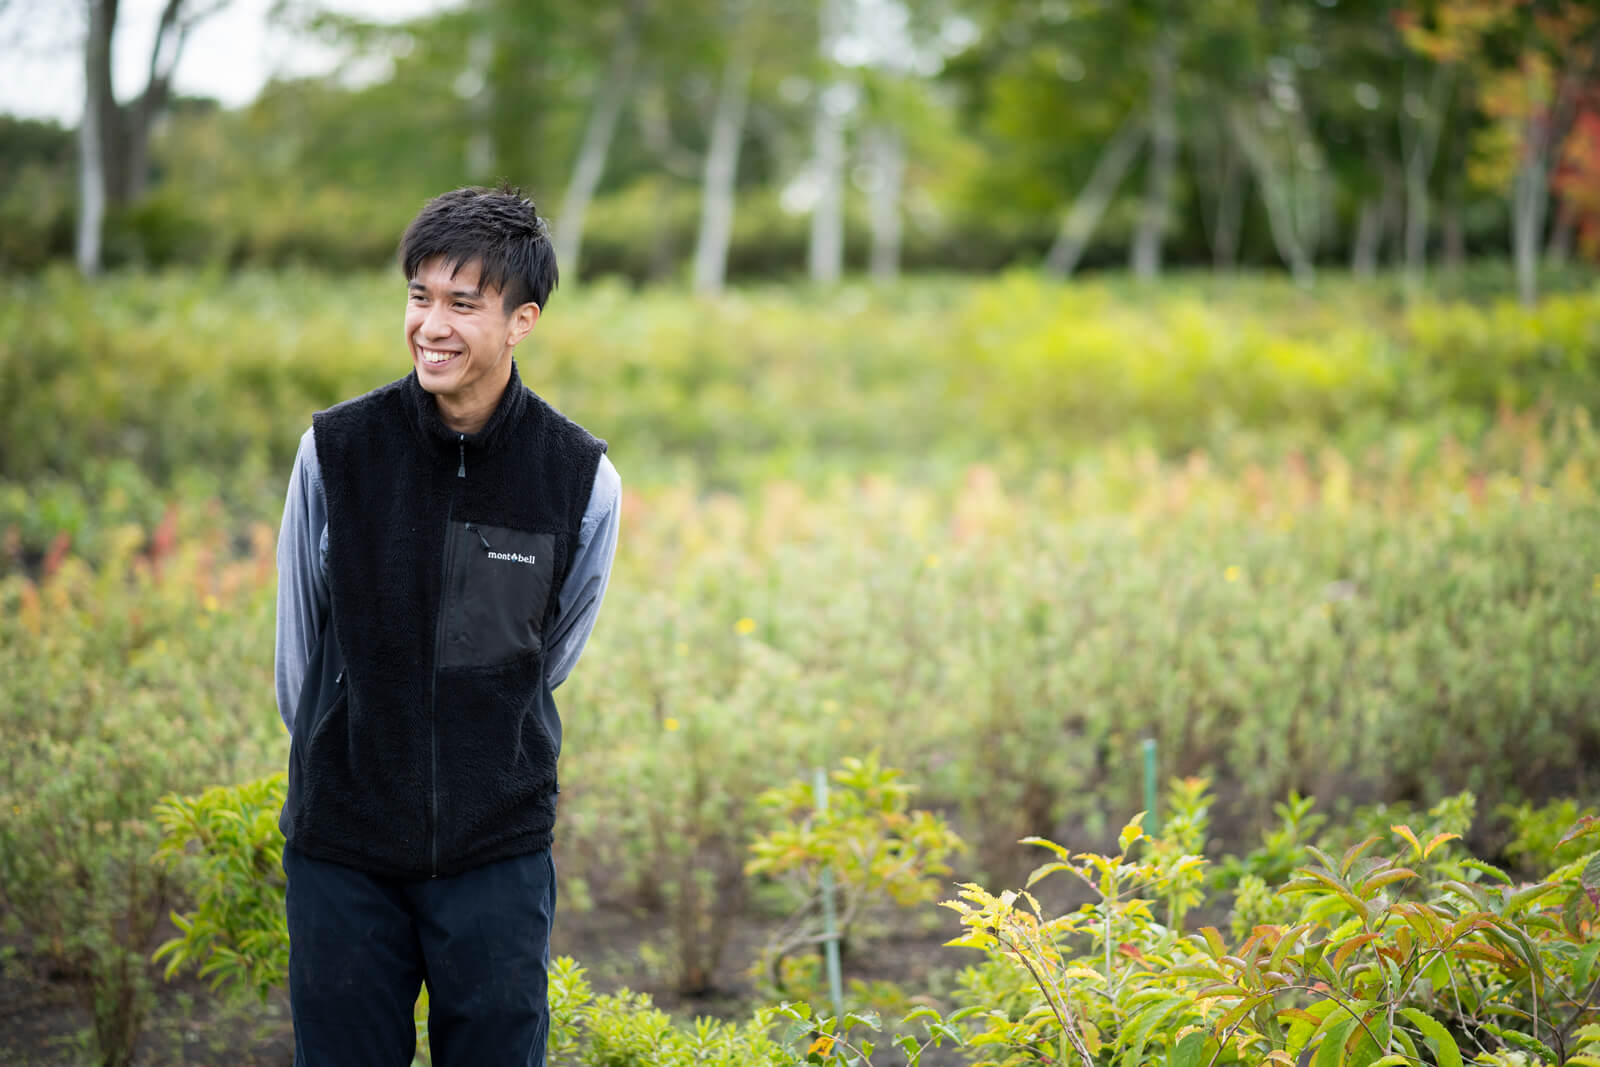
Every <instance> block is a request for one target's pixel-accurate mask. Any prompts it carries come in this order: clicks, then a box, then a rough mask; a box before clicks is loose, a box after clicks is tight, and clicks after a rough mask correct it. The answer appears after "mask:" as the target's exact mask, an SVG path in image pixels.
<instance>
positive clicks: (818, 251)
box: [806, 84, 844, 285]
mask: <svg viewBox="0 0 1600 1067" xmlns="http://www.w3.org/2000/svg"><path fill="white" fill-rule="evenodd" d="M838 88H839V86H838V85H837V84H836V85H835V86H833V89H835V90H837V89H838ZM815 138H816V139H815V142H814V147H813V151H814V155H813V159H812V168H813V169H812V177H813V179H814V180H815V181H816V183H817V202H816V204H815V206H813V207H812V209H811V244H810V247H809V248H808V249H807V253H806V266H807V269H808V270H809V271H810V274H811V280H812V281H814V282H819V283H821V284H823V285H831V284H833V283H834V282H837V281H838V280H839V278H840V277H841V276H842V275H843V273H844V115H843V113H842V111H841V109H840V107H839V105H838V103H837V98H836V97H834V96H831V94H830V92H829V91H827V90H825V91H824V92H822V93H821V94H820V99H819V100H818V101H817V125H816V130H815Z"/></svg>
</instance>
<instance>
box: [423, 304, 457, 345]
mask: <svg viewBox="0 0 1600 1067" xmlns="http://www.w3.org/2000/svg"><path fill="white" fill-rule="evenodd" d="M418 332H419V333H421V334H422V336H424V337H429V338H434V337H445V336H447V335H448V334H449V333H450V314H449V310H448V309H447V308H446V307H445V306H444V305H443V304H437V303H436V304H434V305H432V306H431V307H429V308H428V311H427V313H426V314H425V315H423V316H422V327H421V329H420V330H419V331H418Z"/></svg>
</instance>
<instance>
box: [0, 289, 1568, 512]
mask: <svg viewBox="0 0 1600 1067" xmlns="http://www.w3.org/2000/svg"><path fill="white" fill-rule="evenodd" d="M0 286H3V288H0V338H3V340H0V393H3V394H4V395H5V396H7V397H8V398H11V399H12V400H13V403H11V404H9V405H8V406H7V409H6V411H5V413H4V416H3V421H0V477H3V478H5V479H7V480H12V481H22V482H24V483H25V484H27V485H29V486H34V485H36V484H39V483H41V482H44V481H48V480H49V479H51V478H55V479H58V480H67V481H76V480H77V479H78V478H80V477H82V476H84V474H85V473H90V474H92V472H93V471H94V470H95V469H96V468H100V467H104V466H106V465H107V464H109V463H112V462H114V461H119V460H120V461H127V462H129V463H132V464H133V465H134V466H135V467H136V468H137V469H138V470H139V471H140V472H142V474H143V476H144V477H145V478H147V479H149V480H150V482H151V483H153V484H154V485H155V486H158V487H161V488H167V487H171V486H173V485H175V484H177V483H179V482H180V481H182V480H183V479H184V478H191V479H192V478H197V477H209V478H210V479H211V480H212V482H213V483H214V484H215V485H216V486H218V487H220V488H221V489H222V490H224V491H226V492H227V493H228V494H229V499H230V501H237V502H238V503H240V504H242V505H244V507H245V510H246V511H247V512H248V513H249V514H251V515H253V516H258V515H260V516H264V515H270V514H271V513H272V507H273V501H272V500H271V497H272V495H273V494H271V493H267V492H265V490H263V489H262V488H261V487H262V486H263V485H269V486H272V487H276V486H277V485H278V483H279V481H281V479H282V477H283V471H284V470H285V469H286V468H287V465H288V463H289V461H290V459H291V458H292V456H293V453H294V447H295V444H296V442H297V441H298V439H299V435H300V433H301V432H302V431H303V430H304V429H305V427H306V425H307V423H308V420H309V418H310V415H311V413H312V411H314V410H316V409H318V408H321V407H325V406H327V405H329V404H332V403H334V402H335V401H337V400H340V399H343V398H346V397H348V396H351V395H354V394H357V393H360V392H363V391H365V390H367V389H370V388H372V387H374V386H376V385H379V384H381V383H383V382H385V381H388V380H391V379H393V378H395V377H399V376H400V375H401V374H403V373H405V372H406V371H407V370H408V369H409V363H408V361H407V357H406V354H405V349H404V347H403V346H402V345H401V343H400V337H399V312H400V310H401V304H402V297H403V289H402V287H401V280H400V278H399V276H398V274H383V275H370V274H362V275H357V276H354V277H342V276H336V275H330V274H316V273H308V272H300V271H291V272H285V273H282V274H278V275H266V274H243V275H233V276H225V275H221V274H188V275H185V274H170V275H164V276H158V277H151V276H140V275H123V276H117V277H114V278H111V279H107V280H104V281H102V282H100V283H97V284H96V285H95V286H93V287H89V286H86V285H84V284H83V283H82V282H80V281H78V280H76V279H75V278H74V277H72V276H71V275H70V274H68V273H66V272H64V271H62V272H54V273H49V274H46V275H43V276H41V277H37V278H32V279H28V280H10V281H5V282H3V283H0ZM819 301H821V303H820V305H819ZM1597 308H1600V289H1594V288H1590V289H1588V290H1586V291H1583V292H1579V293H1573V294H1567V295H1562V296H1553V297H1550V298H1548V299H1547V300H1546V301H1545V302H1544V303H1542V304H1541V305H1540V306H1539V307H1537V308H1534V309H1531V310H1524V309H1520V308H1516V307H1513V306H1511V305H1510V304H1507V303H1505V302H1495V303H1492V304H1489V305H1488V306H1484V307H1478V306H1474V305H1470V304H1465V303H1461V302H1457V301H1438V302H1432V301H1421V302H1418V303H1416V304H1414V305H1411V306H1410V307H1409V308H1408V309H1406V310H1404V311H1395V310H1393V309H1392V308H1391V307H1389V305H1388V304H1387V303H1386V302H1385V300H1384V299H1383V294H1382V290H1381V289H1379V288H1362V287H1357V286H1348V285H1347V286H1343V287H1332V286H1330V287H1329V288H1328V290H1327V291H1324V292H1322V293H1319V294H1318V297H1317V298H1316V299H1312V298H1311V297H1308V296H1306V295H1304V294H1299V293H1297V292H1295V291H1294V290H1292V289H1289V288H1288V287H1287V286H1285V285H1283V284H1281V283H1269V282H1264V281H1240V282H1237V283H1236V284H1235V285H1234V286H1232V287H1223V286H1221V285H1218V284H1215V283H1207V282H1204V281H1202V280H1199V279H1194V280H1190V281H1187V282H1183V283H1179V284H1174V285H1172V286H1170V287H1168V288H1166V289H1163V290H1160V291H1155V292H1150V291H1143V290H1136V289H1129V290H1125V289H1122V288H1120V287H1117V286H1112V285H1071V286H1064V285H1060V284H1056V283H1050V282H1045V281H1041V280H1039V279H1037V278H1035V277H1032V276H1027V275H1021V274H1016V275H1011V276H1008V277H1004V278H1000V279H996V280H990V281H982V282H970V283H962V284H957V283H956V282H954V281H950V280H941V281H927V282H917V283H908V284H903V285H899V286H889V287H883V288H876V289H874V288H868V287H865V286H853V287H847V288H845V289H843V290H842V291H840V292H837V293H833V294H830V295H828V296H826V298H824V294H822V293H811V292H806V291H801V292H798V293H796V292H788V291H783V290H778V289H751V290H748V291H743V292H737V293H732V294H729V295H727V296H725V297H723V298H721V299H718V300H698V299H693V300H691V299H687V298H686V297H685V296H684V294H682V293H680V292H678V291H675V290H671V289H666V288H653V289H647V290H643V291H634V290H631V289H629V288H628V287H626V286H624V285H621V284H591V285H588V286H586V287H584V288H582V289H579V290H578V291H576V292H574V293H571V294H568V293H566V292H565V291H563V292H561V293H560V294H559V295H558V296H557V297H556V303H555V304H554V305H553V307H552V308H551V313H550V314H548V315H546V316H545V317H544V318H542V319H541V320H540V324H539V327H538V329H537V330H536V331H535V333H534V334H533V336H532V338H531V339H530V340H529V342H527V344H526V346H525V347H524V348H523V350H522V355H521V359H522V369H523V372H524V377H525V379H526V380H527V381H528V382H529V383H530V384H532V385H533V386H535V387H536V388H537V389H538V390H539V391H540V392H541V393H542V394H544V395H546V396H547V398H549V399H551V400H552V401H554V402H555V403H556V404H557V405H558V406H560V407H561V408H562V409H563V410H564V411H568V412H569V413H571V414H572V415H574V417H576V418H578V419H579V420H580V421H582V422H583V423H585V424H586V425H590V426H593V427H595V428H596V429H597V430H598V431H600V432H602V433H604V435H605V436H606V437H607V438H608V439H609V440H610V441H611V443H612V447H613V451H614V453H615V455H617V456H618V458H619V460H621V461H623V463H624V464H625V467H626V470H627V472H628V474H629V478H630V484H634V485H642V484H662V483H673V484H681V483H683V482H685V481H695V482H699V483H701V484H709V485H713V486H722V485H729V484H740V485H746V486H749V485H755V484H758V483H764V482H766V481H769V480H772V479H774V478H783V479H800V480H803V481H805V482H807V483H809V484H818V483H822V482H825V481H827V480H828V479H829V478H830V477H832V476H834V475H837V474H839V473H842V472H852V471H858V470H862V469H868V470H878V471H888V472H891V473H896V474H901V475H905V476H908V477H912V478H914V479H916V480H918V481H923V480H928V479H934V480H939V479H943V480H948V478H949V472H950V471H952V470H956V469H959V468H960V466H961V465H963V464H966V463H970V462H974V461H982V462H984V463H986V464H989V465H991V466H993V467H995V468H996V469H997V470H999V471H1000V472H1002V473H1004V474H1007V475H1016V474H1018V473H1019V472H1024V471H1030V470H1033V469H1036V467H1037V466H1038V465H1039V464H1040V462H1041V461H1043V462H1045V463H1047V464H1048V465H1050V466H1054V467H1062V466H1066V465H1068V464H1070V463H1072V462H1073V461H1074V459H1076V460H1078V461H1079V462H1082V463H1090V464H1098V463H1100V462H1103V460H1102V457H1101V456H1100V455H1099V452H1100V449H1101V447H1102V446H1103V444H1104V443H1105V442H1107V441H1115V442H1117V443H1118V444H1119V445H1121V446H1122V447H1123V448H1124V449H1135V448H1138V447H1141V446H1148V447H1150V448H1152V449H1154V450H1155V451H1156V453H1157V455H1164V456H1171V455H1175V454H1179V453H1182V452H1183V451H1184V450H1186V449H1190V448H1194V447H1205V448H1207V449H1208V450H1209V451H1211V452H1212V453H1213V454H1214V455H1215V456H1216V457H1217V458H1218V459H1219V460H1220V461H1225V462H1227V463H1228V465H1229V467H1230V468H1231V469H1234V470H1239V469H1241V468H1243V467H1245V466H1247V465H1248V464H1250V463H1252V462H1263V463H1264V462H1270V461H1272V460H1273V459H1274V458H1276V457H1278V456H1281V455H1282V454H1284V453H1285V451H1287V450H1291V449H1295V448H1298V449H1300V450H1301V451H1302V452H1315V451H1317V450H1318V449H1320V448H1322V447H1325V446H1326V445H1327V444H1328V443H1329V442H1330V441H1331V442H1333V443H1337V444H1339V445H1340V446H1341V447H1340V451H1341V452H1342V453H1343V454H1344V455H1347V456H1352V455H1359V454H1360V453H1362V452H1364V451H1366V450H1368V449H1384V450H1387V449H1391V448H1393V447H1395V444H1396V431H1395V430H1394V429H1393V428H1391V427H1390V425H1389V423H1390V422H1391V421H1392V420H1396V419H1398V420H1402V421H1403V422H1404V423H1405V424H1406V426H1408V427H1410V429H1408V430H1407V432H1406V437H1407V438H1408V440H1409V443H1408V444H1407V445H1406V447H1407V448H1408V449H1409V450H1410V454H1409V455H1408V456H1406V457H1404V458H1405V462H1407V463H1408V464H1410V465H1412V469H1413V470H1414V471H1420V470H1424V469H1426V467H1427V466H1428V465H1429V464H1431V463H1436V462H1438V461H1439V460H1440V459H1441V458H1442V457H1441V455H1440V454H1441V452H1442V451H1443V450H1444V449H1446V448H1447V447H1448V445H1447V442H1449V441H1450V440H1451V439H1452V437H1454V438H1456V439H1460V438H1465V439H1466V440H1468V441H1469V442H1477V441H1479V440H1481V439H1483V438H1485V437H1486V436H1494V435H1496V434H1498V435H1500V436H1502V437H1506V438H1508V440H1507V442H1506V443H1507V446H1508V447H1507V450H1506V452H1505V453H1503V454H1496V455H1494V456H1493V457H1492V461H1491V464H1490V468H1489V469H1490V470H1492V471H1500V472H1515V473H1517V474H1519V475H1523V476H1526V477H1530V478H1534V479H1549V478H1551V477H1553V476H1554V475H1556V474H1558V473H1560V472H1561V470H1562V466H1563V464H1565V463H1566V462H1567V461H1568V460H1569V459H1570V458H1571V457H1573V456H1574V455H1577V456H1580V457H1583V458H1585V459H1587V457H1588V455H1589V454H1590V453H1592V452H1593V451H1594V449H1595V445H1594V443H1593V436H1594V435H1593V432H1592V428H1591V427H1590V425H1589V423H1588V419H1587V415H1586V414H1584V412H1586V411H1587V410H1590V409H1592V408H1593V407H1594V406H1595V405H1596V404H1600V376H1597V375H1600V372H1597V371H1596V370H1595V367H1596V360H1597V358H1600V335H1597V333H1596V327H1595V326H1594V325H1593V324H1594V323H1595V322H1600V310H1597ZM819 381H826V382H828V383H829V384H830V387H829V388H827V389H819V388H817V383H818V382H819ZM1540 404H1545V405H1546V406H1545V407H1538V406H1537V405H1540ZM1501 405H1508V406H1510V408H1511V409H1515V410H1522V409H1529V410H1530V414H1532V417H1533V419H1534V421H1535V422H1536V423H1538V425H1537V426H1536V427H1534V429H1536V430H1537V431H1539V433H1538V436H1539V437H1540V442H1541V447H1542V448H1543V449H1544V450H1543V451H1541V452H1534V453H1531V454H1524V453H1523V452H1522V446H1523V445H1525V444H1526V441H1525V440H1523V439H1521V437H1522V436H1525V435H1526V431H1522V432H1521V434H1520V435H1519V432H1518V431H1516V430H1515V429H1514V428H1506V427H1500V426H1495V425H1494V419H1495V417H1496V414H1497V412H1498V411H1499V409H1500V406H1501ZM177 413H181V414H182V417H181V418H177V417H174V415H175V414H177ZM1533 413H1536V414H1533ZM1443 458H1447V457H1443ZM213 491H215V490H213Z"/></svg>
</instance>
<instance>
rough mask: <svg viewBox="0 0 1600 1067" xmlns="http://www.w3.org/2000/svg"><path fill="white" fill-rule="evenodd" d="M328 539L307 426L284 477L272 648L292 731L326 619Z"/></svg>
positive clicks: (281, 708)
mask: <svg viewBox="0 0 1600 1067" xmlns="http://www.w3.org/2000/svg"><path fill="white" fill-rule="evenodd" d="M327 540H328V506H327V500H326V499H325V498H324V496H323V493H322V468H321V467H320V466H319V465H318V463H317V445H316V440H315V439H314V438H313V436H312V431H311V430H309V429H308V430H306V432H305V433H304V434H302V435H301V437H300V449H299V451H298V452H297V453H296V454H295V457H294V470H293V472H292V473H290V475H289V491H288V493H287V494H286V496H285V497H284V501H283V524H282V525H281V526H280V528H279V530H278V621H277V634H276V639H275V643H274V646H273V675H274V680H275V682H276V683H277V690H278V715H279V716H280V717H281V718H282V719H283V725H284V728H285V729H289V730H293V728H294V712H295V705H296V704H298V703H299V700H300V686H301V683H302V682H303V681H304V680H305V674H306V664H307V663H308V662H310V660H311V654H312V653H313V652H315V651H316V648H317V642H318V641H320V640H321V638H322V627H323V626H324V625H326V624H327V620H328V604H329V595H328V580H327V576H326V574H325V573H324V572H323V563H324V553H325V552H326V551H327Z"/></svg>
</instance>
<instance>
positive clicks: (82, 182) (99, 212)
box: [76, 0, 111, 278]
mask: <svg viewBox="0 0 1600 1067" xmlns="http://www.w3.org/2000/svg"><path fill="white" fill-rule="evenodd" d="M87 4H88V9H89V12H88V13H89V30H88V38H87V40H86V41H85V44H84V64H83V67H84V92H83V120H82V121H81V122H80V123H79V124H78V232H77V241H76V258H77V263H78V270H79V271H80V272H81V273H82V274H83V275H84V276H85V277H89V278H92V277H94V276H95V275H97V274H99V273H100V238H101V231H102V229H103V227H104V225H105V214H106V175H105V115H104V112H103V111H102V109H101V102H102V100H103V98H104V96H105V95H106V93H107V91H108V87H107V86H106V85H105V84H104V82H105V79H107V78H109V77H110V74H111V12H110V11H108V10H107V7H106V4H107V0H87Z"/></svg>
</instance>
